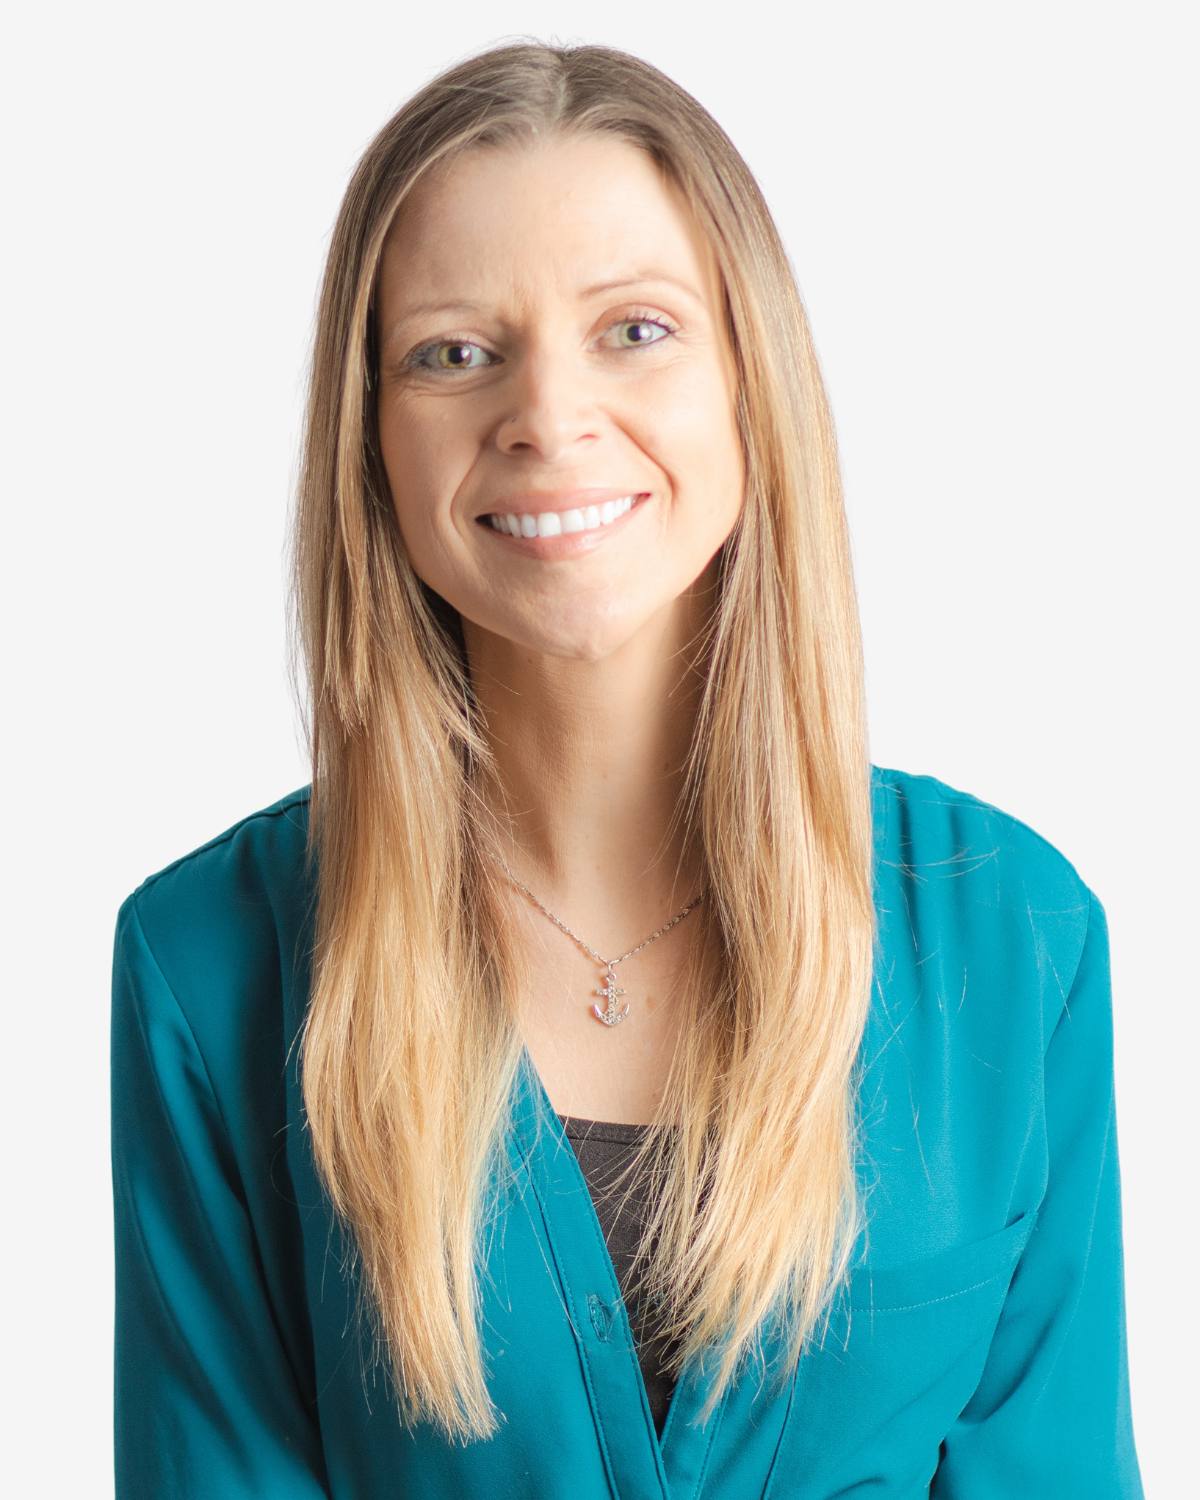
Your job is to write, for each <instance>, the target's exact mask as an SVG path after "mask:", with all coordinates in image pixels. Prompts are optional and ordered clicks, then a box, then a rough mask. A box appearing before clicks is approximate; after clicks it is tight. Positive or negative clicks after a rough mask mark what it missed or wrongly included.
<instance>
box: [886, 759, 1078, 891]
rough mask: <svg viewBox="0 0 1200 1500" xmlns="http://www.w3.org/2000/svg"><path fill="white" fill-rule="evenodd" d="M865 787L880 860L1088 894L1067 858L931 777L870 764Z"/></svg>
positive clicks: (1017, 822)
mask: <svg viewBox="0 0 1200 1500" xmlns="http://www.w3.org/2000/svg"><path fill="white" fill-rule="evenodd" d="M871 783H872V790H873V811H874V815H875V821H876V849H877V851H878V852H879V855H880V857H881V858H883V859H886V860H889V861H893V862H899V863H902V864H904V865H905V866H907V867H908V868H909V869H910V870H911V871H912V872H913V873H914V874H916V873H918V872H919V873H921V874H924V875H926V876H934V875H936V874H938V873H941V874H943V875H950V874H953V875H955V876H957V877H961V876H963V875H966V874H969V873H971V872H973V871H975V870H986V871H987V875H988V879H989V880H1002V879H1004V878H1005V877H1007V878H1009V879H1012V878H1014V877H1015V878H1017V879H1019V880H1020V881H1021V882H1022V883H1030V882H1032V883H1040V884H1042V885H1044V886H1045V887H1046V889H1047V890H1048V891H1050V890H1053V891H1057V892H1059V893H1060V894H1063V895H1066V896H1069V897H1086V895H1087V894H1088V893H1089V892H1088V887H1087V885H1086V884H1085V882H1084V880H1083V878H1082V876H1081V875H1080V873H1079V871H1078V869H1077V868H1076V866H1075V864H1074V863H1073V862H1072V860H1071V859H1070V858H1069V857H1068V855H1067V854H1066V853H1064V851H1063V850H1062V849H1060V848H1058V846H1057V845H1055V844H1053V843H1052V842H1051V841H1050V839H1048V838H1047V837H1046V836H1045V834H1043V833H1041V832H1039V831H1038V830H1037V829H1036V828H1034V827H1032V826H1031V825H1030V824H1029V823H1027V822H1026V821H1025V820H1024V819H1022V818H1020V817H1018V816H1017V815H1016V814H1015V813H1013V812H1010V811H1009V810H1007V809H1006V808H1003V807H998V806H997V805H996V804H995V803H994V802H989V801H987V800H985V799H984V798H983V797H981V796H979V795H978V794H976V793H973V792H968V791H964V790H963V789H962V788H961V787H956V786H951V785H950V784H949V783H948V782H946V781H942V780H940V779H939V778H938V777H936V776H932V775H929V774H926V773H917V772H913V771H901V770H896V769H895V768H894V767H890V766H872V768H871ZM985 883H986V882H985ZM977 884H979V882H977Z"/></svg>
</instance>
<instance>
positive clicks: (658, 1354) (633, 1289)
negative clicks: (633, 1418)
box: [558, 1114, 675, 1437]
mask: <svg viewBox="0 0 1200 1500" xmlns="http://www.w3.org/2000/svg"><path fill="white" fill-rule="evenodd" d="M558 1118H559V1119H560V1120H561V1121H562V1125H563V1130H564V1131H565V1132H566V1135H567V1139H568V1140H569V1141H570V1142H571V1146H572V1148H573V1149H574V1152H575V1155H576V1157H577V1158H578V1160H579V1165H580V1169H581V1170H582V1172H583V1175H584V1178H585V1179H586V1181H587V1185H588V1188H589V1190H590V1192H591V1195H592V1201H593V1203H594V1204H595V1206H596V1216H597V1218H598V1219H599V1220H600V1226H601V1228H602V1229H603V1231H604V1238H605V1240H606V1242H607V1244H608V1253H609V1255H610V1256H611V1257H612V1262H613V1266H614V1268H615V1269H616V1272H617V1278H618V1281H619V1283H620V1287H621V1295H622V1297H623V1299H624V1301H625V1306H626V1309H627V1310H628V1313H629V1326H630V1329H631V1330H632V1332H633V1341H634V1346H635V1348H636V1349H637V1356H638V1364H639V1365H640V1366H641V1369H642V1379H643V1380H644V1381H645V1383H646V1394H647V1396H648V1397H649V1400H650V1410H651V1412H652V1414H653V1416H654V1425H655V1427H656V1428H657V1430H658V1433H659V1436H660V1437H661V1435H662V1430H663V1426H664V1424H665V1422H666V1420H667V1411H668V1409H669V1407H670V1403H671V1395H672V1392H673V1390H674V1385H675V1382H674V1380H673V1378H672V1377H671V1375H670V1373H669V1372H668V1371H667V1370H665V1369H664V1368H663V1361H664V1357H665V1356H666V1355H667V1354H668V1353H669V1352H670V1347H671V1346H670V1344H669V1343H668V1341H667V1340H666V1338H665V1336H664V1335H663V1333H662V1332H661V1328H660V1325H659V1319H658V1318H657V1316H656V1308H655V1307H654V1306H653V1305H652V1304H651V1303H650V1301H649V1299H648V1298H644V1297H643V1296H642V1295H641V1289H640V1286H639V1285H638V1284H636V1282H635V1280H634V1277H633V1257H634V1253H635V1251H636V1250H637V1242H638V1237H639V1235H640V1233H641V1227H642V1223H643V1216H644V1214H645V1211H646V1198H645V1190H646V1181H645V1177H644V1174H638V1175H636V1176H635V1177H634V1179H633V1180H632V1181H629V1180H627V1181H626V1185H625V1188H624V1191H626V1192H627V1193H628V1197H627V1199H626V1202H625V1204H624V1206H623V1208H622V1206H621V1203H620V1198H621V1193H620V1192H618V1191H617V1190H616V1189H615V1188H614V1187H612V1179H613V1178H614V1177H615V1176H616V1174H617V1173H618V1172H619V1171H620V1169H621V1168H622V1167H624V1165H625V1163H626V1161H627V1160H628V1159H629V1157H630V1156H631V1155H632V1152H633V1149H634V1147H635V1146H636V1145H637V1144H638V1143H639V1142H640V1141H641V1139H642V1136H643V1135H644V1134H645V1132H646V1130H647V1129H648V1127H647V1126H645V1125H625V1124H620V1123H618V1122H616V1121H611V1120H585V1119H583V1118H581V1117H580V1116H578V1115H564V1114H560V1115H559V1116H558ZM639 1279H640V1278H639Z"/></svg>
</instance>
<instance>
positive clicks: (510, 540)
mask: <svg viewBox="0 0 1200 1500" xmlns="http://www.w3.org/2000/svg"><path fill="white" fill-rule="evenodd" d="M559 494H560V496H561V494H562V492H561V491H560V492H559ZM624 495H635V496H636V497H637V498H636V499H635V500H634V502H633V504H632V505H631V506H630V507H629V509H628V510H627V511H626V512H625V513H624V515H620V516H618V517H617V519H616V520H615V521H610V522H609V524H608V525H607V526H597V527H596V528H595V530H594V531H563V532H560V533H559V534H558V536H513V535H512V534H511V533H510V532H508V531H497V530H496V528H495V527H494V526H493V525H492V523H491V521H489V520H485V519H484V518H483V517H484V516H490V515H493V514H495V513H496V512H494V511H486V512H483V513H482V515H481V516H479V517H477V518H476V520H475V522H474V524H475V525H476V526H478V527H480V529H481V530H483V531H484V532H486V533H487V535H488V536H490V537H491V538H492V539H493V540H494V541H496V542H498V543H499V544H500V545H501V546H507V547H510V548H514V549H515V550H516V551H518V552H523V553H524V554H525V555H526V557H536V558H539V559H541V560H542V561H543V562H551V561H554V560H556V559H560V558H571V557H582V556H583V555H584V554H585V553H588V552H593V551H595V549H596V548H597V547H599V546H602V545H603V544H604V543H605V542H606V541H607V540H608V539H609V537H611V536H613V535H614V534H615V533H617V532H619V531H622V530H624V528H625V526H626V524H627V523H628V522H629V521H630V520H632V519H633V517H634V516H636V515H637V514H638V513H639V511H641V510H642V509H643V508H644V507H645V505H646V502H647V501H648V500H649V499H650V495H649V493H648V492H647V491H645V490H575V491H574V492H573V493H572V495H571V497H570V498H569V499H567V500H563V499H561V498H559V499H558V500H557V503H549V504H548V503H547V500H546V498H544V497H542V498H539V499H538V510H539V511H550V510H554V511H559V512H562V511H564V510H574V509H576V508H577V507H580V506H583V505H599V504H601V503H602V502H603V501H605V500H619V499H621V498H622V497H623V496H624ZM576 497H581V498H576ZM504 503H505V504H506V505H507V504H509V503H510V502H508V501H505V502H504ZM504 513H505V514H507V512H504ZM513 513H514V514H516V515H521V514H526V515H532V514H535V513H536V512H535V511H533V510H532V509H531V508H529V506H528V502H526V509H525V510H524V511H521V510H514V512H513Z"/></svg>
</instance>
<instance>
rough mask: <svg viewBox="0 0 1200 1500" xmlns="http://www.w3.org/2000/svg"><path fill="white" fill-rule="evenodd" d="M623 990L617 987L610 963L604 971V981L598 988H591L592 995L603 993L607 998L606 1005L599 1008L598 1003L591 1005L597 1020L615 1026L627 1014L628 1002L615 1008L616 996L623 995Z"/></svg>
mask: <svg viewBox="0 0 1200 1500" xmlns="http://www.w3.org/2000/svg"><path fill="white" fill-rule="evenodd" d="M624 993H625V991H624V990H622V989H618V988H617V976H616V975H615V974H614V973H613V968H612V964H609V966H608V968H607V969H606V970H605V971H604V983H603V984H602V985H601V986H600V988H599V989H596V990H593V991H592V994H593V995H604V996H606V997H607V999H608V1006H607V1008H606V1009H604V1010H601V1009H600V1007H599V1006H598V1005H593V1006H592V1011H593V1013H594V1015H595V1017H596V1019H597V1020H598V1021H603V1022H604V1024H605V1025H606V1026H616V1025H617V1023H618V1022H620V1021H623V1020H624V1019H625V1017H626V1016H627V1015H628V1014H629V1006H628V1004H626V1005H623V1006H622V1007H621V1009H620V1010H618V1009H617V996H618V995H623V994H624Z"/></svg>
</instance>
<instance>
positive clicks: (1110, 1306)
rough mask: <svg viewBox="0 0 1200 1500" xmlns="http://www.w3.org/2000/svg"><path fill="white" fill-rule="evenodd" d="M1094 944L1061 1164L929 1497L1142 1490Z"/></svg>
mask: <svg viewBox="0 0 1200 1500" xmlns="http://www.w3.org/2000/svg"><path fill="white" fill-rule="evenodd" d="M1087 899H1088V923H1087V929H1086V935H1085V938H1084V943H1083V949H1082V953H1081V956H1080V959H1079V964H1078V968H1077V970H1076V973H1075V976H1074V979H1073V981H1072V982H1071V985H1070V988H1069V991H1068V993H1067V997H1066V1003H1065V1004H1064V1006H1063V1009H1062V1012H1061V1015H1060V1016H1059V1018H1058V1020H1057V1022H1056V1024H1055V1027H1054V1030H1053V1034H1052V1035H1051V1038H1050V1042H1049V1046H1048V1048H1047V1050H1046V1056H1045V1070H1044V1079H1045V1121H1046V1138H1047V1146H1048V1154H1049V1175H1048V1179H1047V1182H1046V1187H1045V1193H1044V1196H1043V1200H1042V1202H1041V1205H1040V1208H1039V1211H1038V1217H1037V1220H1036V1222H1035V1226H1034V1229H1033V1233H1032V1235H1031V1237H1030V1240H1029V1243H1028V1244H1027V1246H1026V1248H1025V1250H1024V1252H1023V1255H1022V1257H1021V1260H1020V1261H1019V1263H1018V1265H1017V1268H1016V1271H1015V1272H1014V1274H1013V1279H1012V1282H1011V1284H1010V1287H1009V1291H1008V1295H1007V1298H1006V1300H1005V1305H1004V1309H1003V1312H1002V1314H1001V1317H1000V1321H999V1324H998V1326H997V1328H996V1331H995V1334H994V1337H993V1340H992V1344H991V1348H990V1351H989V1354H988V1359H987V1363H986V1365H985V1367H984V1371H983V1375H982V1378H981V1380H980V1382H979V1385H978V1387H977V1388H976V1390H975V1392H974V1394H973V1395H972V1397H971V1400H970V1401H969V1402H968V1404H967V1405H966V1407H965V1408H964V1409H963V1411H962V1412H961V1413H960V1415H959V1417H958V1418H957V1420H956V1421H955V1423H954V1425H953V1427H952V1428H951V1429H950V1431H949V1433H948V1434H947V1435H946V1437H945V1439H944V1440H943V1442H942V1445H941V1450H940V1460H939V1464H938V1468H937V1472H936V1474H935V1476H934V1480H933V1484H932V1487H931V1489H930V1496H931V1500H1012V1497H1013V1496H1014V1495H1020V1496H1022V1497H1024V1500H1042V1497H1045V1500H1052V1497H1053V1500H1059V1497H1062V1496H1066V1495H1086V1496H1088V1500H1143V1490H1142V1483H1141V1477H1140V1474H1139V1470H1138V1460H1137V1454H1136V1451H1135V1447H1134V1436H1133V1419H1132V1414H1131V1409H1130V1393H1129V1371H1128V1362H1127V1350H1126V1327H1125V1288H1124V1266H1123V1251H1122V1237H1121V1186H1120V1171H1119V1165H1118V1155H1117V1121H1116V1110H1115V1093H1114V1078H1113V1020H1112V993H1111V983H1110V975H1109V944H1108V925H1107V920H1106V917H1105V913H1104V908H1103V907H1102V905H1101V904H1100V901H1099V899H1098V898H1097V897H1096V896H1095V895H1094V894H1093V893H1092V892H1091V891H1088V892H1087Z"/></svg>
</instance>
